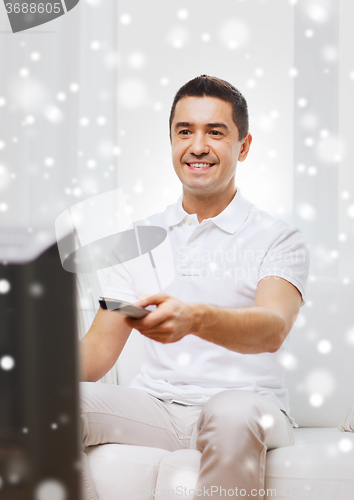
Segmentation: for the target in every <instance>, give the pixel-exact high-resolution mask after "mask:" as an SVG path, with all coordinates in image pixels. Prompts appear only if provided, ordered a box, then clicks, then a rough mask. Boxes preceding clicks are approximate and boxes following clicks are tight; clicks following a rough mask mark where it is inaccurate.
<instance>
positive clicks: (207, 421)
mask: <svg viewBox="0 0 354 500" xmlns="http://www.w3.org/2000/svg"><path fill="white" fill-rule="evenodd" d="M258 397H261V396H258ZM199 424H200V425H199V429H201V428H202V427H203V426H205V425H208V427H210V428H213V429H214V431H215V432H217V433H219V432H220V433H225V430H227V432H228V433H229V435H230V436H231V435H232V434H233V433H237V434H240V433H243V432H245V433H247V432H251V433H253V434H257V435H258V436H259V437H260V439H263V438H264V431H265V429H264V426H263V425H262V412H261V411H260V409H259V406H258V404H257V397H256V398H255V397H254V394H253V393H251V392H249V391H242V390H239V391H236V390H229V391H222V392H219V393H217V394H215V395H214V396H213V397H211V398H210V399H209V401H208V402H207V403H206V404H205V406H204V409H203V411H202V414H201V415H200V420H199Z"/></svg>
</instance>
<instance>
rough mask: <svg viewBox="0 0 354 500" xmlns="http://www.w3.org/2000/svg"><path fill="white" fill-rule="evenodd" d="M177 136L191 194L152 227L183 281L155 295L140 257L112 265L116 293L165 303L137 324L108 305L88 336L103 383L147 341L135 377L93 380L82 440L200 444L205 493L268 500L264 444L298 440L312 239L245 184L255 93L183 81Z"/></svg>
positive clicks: (176, 156)
mask: <svg viewBox="0 0 354 500" xmlns="http://www.w3.org/2000/svg"><path fill="white" fill-rule="evenodd" d="M170 139H171V147H172V159H173V166H174V169H175V171H176V174H177V176H178V177H179V179H180V181H181V183H182V186H183V195H182V196H181V198H180V199H179V201H178V202H177V203H176V204H174V205H170V206H169V207H167V209H166V211H165V212H163V213H161V214H156V215H154V216H152V217H149V218H148V221H147V223H149V224H152V225H156V226H162V227H165V228H166V230H167V231H168V236H169V240H170V243H171V247H172V251H173V256H174V262H175V272H176V277H175V279H174V280H173V282H172V284H170V285H169V286H168V287H167V288H165V290H164V293H157V294H156V293H154V291H156V290H157V288H156V283H155V284H151V282H150V280H145V279H142V275H141V272H142V271H141V269H142V268H141V267H139V265H138V264H137V263H134V261H131V262H130V263H126V264H125V265H120V266H115V268H114V269H113V268H112V269H111V270H110V272H109V276H108V280H107V283H106V287H105V289H104V295H105V296H106V297H110V298H116V299H122V300H129V301H131V302H136V301H137V300H138V299H139V298H140V297H141V296H148V297H147V298H144V299H142V300H141V301H140V302H139V304H140V305H141V306H143V307H145V306H148V305H153V304H155V305H157V308H156V310H154V311H153V312H151V313H150V314H148V315H147V316H146V317H144V318H143V319H139V320H136V319H134V320H133V319H129V318H126V317H124V316H121V315H119V314H117V313H112V312H110V311H104V310H102V309H100V310H99V311H98V313H97V316H96V318H95V320H94V322H93V324H92V327H91V329H90V331H89V332H88V333H87V335H86V336H85V338H84V339H83V340H82V341H81V344H82V345H81V348H82V349H81V354H82V369H83V378H84V380H86V381H89V382H90V381H91V382H93V381H97V380H98V379H100V378H101V377H102V376H103V375H104V374H105V373H106V372H107V371H108V370H109V369H110V368H111V367H112V366H113V364H114V363H115V362H116V360H117V358H118V356H119V354H120V352H121V350H122V349H123V347H124V344H125V342H126V340H127V339H128V337H129V334H130V332H131V330H132V328H136V329H137V330H139V331H140V332H141V333H142V334H143V335H144V336H145V337H146V338H145V354H144V358H143V362H142V366H141V373H140V374H139V375H138V376H137V377H136V378H135V379H134V380H133V382H132V386H131V387H128V388H126V387H119V386H109V385H103V384H82V385H83V388H82V395H83V397H82V419H83V428H84V445H85V446H90V445H95V444H98V443H105V442H117V443H126V444H135V445H139V444H140V445H146V446H155V447H159V448H165V449H168V450H176V449H181V448H195V449H198V450H200V452H201V453H202V455H201V466H200V472H199V477H198V482H197V485H196V494H195V498H200V497H204V496H209V495H210V492H211V488H212V487H213V489H212V491H213V497H214V498H224V497H225V494H224V491H225V490H226V491H228V490H233V491H235V488H238V490H239V491H240V490H241V489H243V490H245V492H246V493H245V495H246V496H247V495H248V496H252V497H253V498H258V499H260V498H263V496H264V492H263V491H262V489H263V488H264V474H265V459H266V451H267V449H271V448H276V447H280V446H288V445H291V444H293V435H292V426H293V425H295V426H296V424H295V422H294V421H293V419H292V418H291V416H290V415H289V408H288V400H287V391H286V389H285V388H284V387H283V375H284V368H283V366H282V359H283V358H282V356H283V355H284V353H285V352H286V343H287V342H286V337H287V335H288V333H289V332H290V330H291V328H292V325H293V323H294V321H295V319H296V317H297V315H298V312H299V308H300V306H301V305H302V304H303V303H304V302H303V296H304V289H305V283H306V279H307V274H308V258H307V251H306V245H305V243H304V240H303V238H302V235H301V233H300V232H299V231H298V230H297V229H296V228H292V227H290V226H289V225H288V224H286V223H285V222H283V221H279V220H276V219H274V218H273V217H271V216H270V215H269V214H267V213H265V212H263V211H262V210H260V209H258V208H257V207H256V206H254V205H253V204H251V203H250V202H248V201H247V200H246V199H245V198H243V197H242V196H241V193H240V190H239V189H237V188H236V186H235V172H236V166H237V162H238V161H244V160H245V159H246V157H247V155H248V152H249V149H250V146H251V142H252V137H251V135H250V134H249V132H248V110H247V103H246V101H245V99H244V97H243V96H242V95H241V93H240V92H239V91H238V90H237V89H235V88H234V87H233V86H232V85H230V84H229V83H227V82H225V81H223V80H220V79H218V78H215V77H209V76H206V75H202V76H200V77H197V78H195V79H193V80H191V81H190V82H188V83H187V84H185V85H184V86H183V87H182V88H181V89H180V90H179V91H178V92H177V94H176V96H175V99H174V102H173V105H172V109H171V115H170ZM152 293H153V294H152ZM87 474H89V472H87ZM91 488H92V489H93V486H92V487H91ZM216 488H217V489H216ZM90 494H91V495H92V496H91V498H94V492H91V493H90Z"/></svg>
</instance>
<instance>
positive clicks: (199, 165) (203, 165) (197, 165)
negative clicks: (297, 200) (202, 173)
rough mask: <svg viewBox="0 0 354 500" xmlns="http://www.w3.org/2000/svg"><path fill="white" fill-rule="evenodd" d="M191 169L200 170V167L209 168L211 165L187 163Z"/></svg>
mask: <svg viewBox="0 0 354 500" xmlns="http://www.w3.org/2000/svg"><path fill="white" fill-rule="evenodd" d="M188 165H190V166H191V167H195V168H202V167H211V166H212V165H213V164H212V163H188Z"/></svg>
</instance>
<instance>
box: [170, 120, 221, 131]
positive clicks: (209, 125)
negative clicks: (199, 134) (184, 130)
mask: <svg viewBox="0 0 354 500" xmlns="http://www.w3.org/2000/svg"><path fill="white" fill-rule="evenodd" d="M194 125H195V124H194V123H189V122H177V123H176V125H175V129H178V128H181V127H193V126H194ZM206 127H207V128H223V129H225V130H229V127H228V126H227V125H225V123H222V122H216V123H207V124H206Z"/></svg>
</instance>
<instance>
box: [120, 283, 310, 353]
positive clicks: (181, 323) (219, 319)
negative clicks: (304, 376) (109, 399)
mask: <svg viewBox="0 0 354 500" xmlns="http://www.w3.org/2000/svg"><path fill="white" fill-rule="evenodd" d="M301 300H302V299H301V294H300V292H299V291H298V289H297V288H295V287H294V286H293V285H292V284H291V283H289V282H288V281H286V280H283V279H281V278H278V277H275V276H271V277H268V278H264V279H263V280H261V281H260V282H259V283H258V286H257V292H256V298H255V305H254V306H252V307H242V308H235V309H232V308H221V307H215V306H208V305H205V304H188V303H186V302H182V301H180V300H177V299H174V298H171V297H169V296H167V295H164V294H157V295H155V296H153V297H150V298H149V299H146V300H144V301H141V302H140V303H139V304H140V305H141V306H143V307H145V306H147V305H149V304H157V305H158V307H157V309H156V311H154V312H153V313H151V314H149V315H148V316H146V317H145V318H143V319H141V320H132V319H126V320H125V321H126V323H127V324H128V325H130V326H131V327H134V328H136V329H137V330H139V331H140V332H141V333H142V334H143V335H146V336H147V337H149V338H152V339H153V340H157V341H159V342H163V343H170V342H176V341H177V340H180V339H181V338H182V337H184V336H185V335H187V334H189V333H191V334H194V335H196V336H198V337H200V338H202V339H205V340H208V341H210V342H213V343H214V344H217V345H221V346H223V347H226V348H227V349H230V350H231V351H236V352H240V353H243V354H257V353H261V352H275V351H277V350H278V349H279V348H280V346H281V344H282V343H283V341H284V339H285V338H286V336H287V335H288V333H289V332H290V330H291V328H292V326H293V324H294V322H295V320H296V317H297V315H298V312H299V309H300V306H301Z"/></svg>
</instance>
